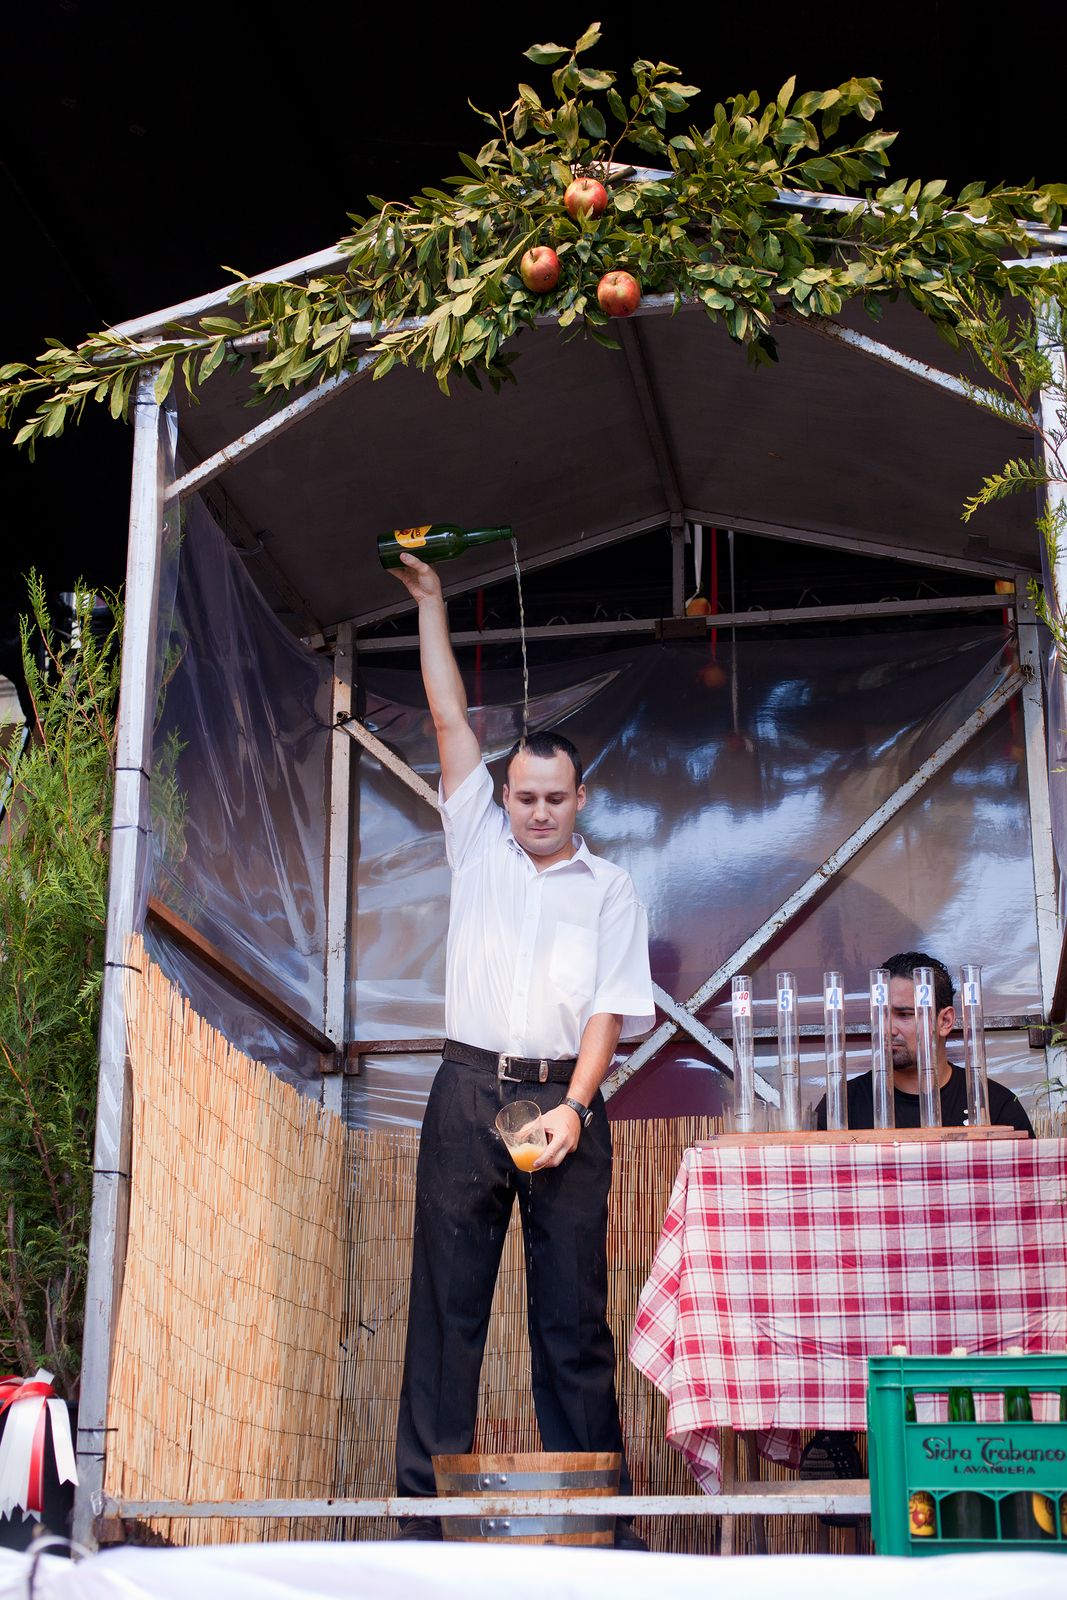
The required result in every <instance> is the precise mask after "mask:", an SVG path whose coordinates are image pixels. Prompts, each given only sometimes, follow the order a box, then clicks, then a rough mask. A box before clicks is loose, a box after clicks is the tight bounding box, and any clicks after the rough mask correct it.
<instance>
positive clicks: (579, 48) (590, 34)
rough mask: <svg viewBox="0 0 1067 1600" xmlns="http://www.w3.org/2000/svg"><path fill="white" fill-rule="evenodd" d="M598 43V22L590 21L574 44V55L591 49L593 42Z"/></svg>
mask: <svg viewBox="0 0 1067 1600" xmlns="http://www.w3.org/2000/svg"><path fill="white" fill-rule="evenodd" d="M599 43H600V23H599V22H591V23H590V24H589V26H588V28H586V30H585V32H584V33H583V34H582V37H581V38H580V39H579V40H578V43H577V44H576V45H575V47H574V53H575V55H576V56H580V55H582V54H583V52H584V51H586V50H591V49H592V48H593V46H594V45H595V44H599Z"/></svg>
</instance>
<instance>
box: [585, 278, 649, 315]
mask: <svg viewBox="0 0 1067 1600" xmlns="http://www.w3.org/2000/svg"><path fill="white" fill-rule="evenodd" d="M596 298H597V304H598V305H599V307H600V309H601V311H606V312H607V314H608V316H609V317H632V316H633V314H634V312H635V311H636V310H637V307H638V305H639V304H640V301H641V289H640V286H639V284H638V282H637V279H636V278H635V277H634V276H633V275H632V273H629V272H605V274H604V276H603V277H602V278H601V280H600V282H599V283H598V284H597V286H596Z"/></svg>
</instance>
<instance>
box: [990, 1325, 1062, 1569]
mask: <svg viewBox="0 0 1067 1600" xmlns="http://www.w3.org/2000/svg"><path fill="white" fill-rule="evenodd" d="M1004 1353H1005V1355H1012V1356H1013V1355H1020V1356H1021V1355H1022V1354H1023V1353H1024V1352H1023V1351H1022V1350H1021V1349H1018V1350H1006V1351H1005V1352H1004ZM1033 1420H1034V1408H1033V1404H1032V1402H1031V1400H1030V1391H1029V1389H1019V1388H1013V1389H1005V1391H1004V1421H1005V1422H1033ZM1037 1498H1038V1497H1037V1495H1034V1494H1025V1493H1020V1494H1009V1495H1007V1496H1006V1497H1005V1498H1004V1499H1003V1500H1002V1501H1001V1502H1000V1534H1001V1538H1003V1539H1047V1538H1048V1532H1047V1531H1046V1529H1044V1528H1043V1527H1042V1526H1041V1523H1040V1521H1039V1520H1038V1517H1037V1516H1036V1515H1035V1510H1036V1508H1035V1505H1034V1502H1035V1500H1037ZM1049 1504H1050V1506H1051V1502H1049Z"/></svg>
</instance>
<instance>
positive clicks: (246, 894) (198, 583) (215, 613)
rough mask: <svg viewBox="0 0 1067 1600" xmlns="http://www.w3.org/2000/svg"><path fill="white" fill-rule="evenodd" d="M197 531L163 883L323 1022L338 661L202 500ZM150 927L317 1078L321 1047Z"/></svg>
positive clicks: (267, 979)
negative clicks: (272, 599)
mask: <svg viewBox="0 0 1067 1600" xmlns="http://www.w3.org/2000/svg"><path fill="white" fill-rule="evenodd" d="M182 532H183V539H182V546H181V561H180V571H179V575H178V583H177V592H176V594H175V597H174V609H173V621H172V624H171V628H170V634H169V650H168V653H167V657H166V671H165V674H164V679H165V682H164V691H163V699H162V709H161V716H160V720H159V724H158V727H157V730H156V738H155V748H154V771H153V832H154V845H155V860H154V871H153V881H152V893H153V894H155V895H156V896H157V897H158V898H159V899H160V900H162V901H163V902H164V903H165V904H166V905H167V906H169V907H171V908H172V909H173V910H174V911H176V912H177V913H178V914H179V915H180V916H182V917H183V918H184V919H185V920H186V921H187V922H189V923H191V924H192V926H193V927H194V928H195V929H196V930H197V932H198V933H200V934H202V935H203V936H204V937H205V938H206V939H208V940H210V942H211V943H212V944H213V945H215V946H216V947H217V948H218V949H219V950H220V951H221V952H222V954H223V955H224V956H226V957H227V958H229V960H231V961H232V962H233V964H234V965H235V967H236V968H237V969H238V970H239V971H241V972H243V973H245V974H247V975H248V976H249V977H251V978H253V979H255V980H257V981H258V982H259V983H260V984H262V985H263V986H264V987H265V988H267V989H268V990H269V991H270V992H271V993H272V994H274V995H275V996H276V997H277V998H278V999H280V1000H282V1001H284V1002H285V1003H286V1004H287V1005H289V1006H290V1007H291V1008H292V1009H293V1010H294V1011H296V1012H298V1013H299V1014H300V1015H301V1016H303V1017H306V1018H307V1019H308V1020H309V1021H310V1022H312V1023H314V1024H315V1025H316V1026H321V1024H322V1018H323V991H324V982H325V978H324V971H325V956H324V949H325V913H324V858H325V839H326V815H327V795H326V771H327V756H328V748H329V745H328V741H329V738H330V733H329V722H330V695H331V684H332V668H331V664H330V662H329V661H327V660H325V659H323V658H322V657H320V656H317V655H315V654H314V653H313V652H312V651H310V650H308V649H307V648H306V647H305V646H303V645H302V644H301V643H300V642H299V640H297V639H294V637H293V636H292V634H291V633H289V632H288V631H287V629H286V628H284V627H283V626H282V624H281V623H280V622H278V620H277V619H276V618H275V617H274V615H273V614H272V613H271V612H270V611H269V610H268V608H267V606H266V604H265V602H264V600H263V598H262V596H261V595H260V593H259V591H258V590H257V589H256V588H255V587H254V585H253V584H252V583H251V582H250V581H249V579H248V577H247V575H246V574H245V572H244V570H243V567H242V562H241V557H240V556H239V555H238V554H237V553H236V551H234V550H233V549H232V548H231V547H230V546H229V545H228V544H227V543H226V541H225V540H224V539H223V537H222V535H221V533H220V532H219V530H218V528H217V527H216V525H215V523H214V521H213V519H212V518H211V516H210V515H209V513H208V512H207V511H206V510H205V509H204V508H203V506H202V505H201V504H200V502H199V501H198V500H195V499H194V500H193V501H191V502H190V503H189V505H188V509H187V512H186V515H185V517H184V526H183V530H182ZM148 937H149V941H150V948H151V950H152V953H153V955H154V956H155V958H156V959H157V960H158V961H159V963H160V965H161V966H162V967H163V969H164V971H166V972H167V974H168V975H169V976H170V977H172V978H173V979H174V980H175V981H176V982H177V983H178V984H179V985H180V987H181V988H182V990H183V991H184V992H185V993H186V994H187V995H188V997H189V999H190V1001H191V1002H192V1004H193V1006H194V1007H195V1008H196V1010H197V1011H199V1012H200V1013H201V1015H203V1016H204V1017H206V1018H207V1020H208V1021H209V1022H211V1023H212V1024H214V1025H215V1026H216V1027H218V1028H220V1029H221V1030H222V1031H223V1032H224V1033H225V1034H226V1036H227V1037H228V1038H229V1039H230V1040H232V1042H233V1043H234V1044H235V1045H237V1046H238V1047H239V1048H240V1049H242V1050H245V1051H247V1052H248V1054H249V1055H252V1056H254V1057H255V1058H256V1059H257V1060H260V1061H263V1062H265V1063H266V1064H267V1065H268V1066H270V1067H272V1068H274V1069H275V1070H276V1071H279V1072H280V1073H282V1075H284V1076H287V1077H289V1078H290V1079H292V1080H294V1081H295V1080H304V1081H307V1080H311V1081H313V1082H314V1083H315V1084H316V1087H317V1085H318V1081H319V1075H320V1074H319V1056H318V1054H317V1052H316V1051H314V1050H313V1049H312V1048H311V1047H310V1046H308V1045H305V1044H303V1043H302V1042H300V1041H299V1040H298V1039H296V1038H295V1037H294V1036H292V1035H291V1034H290V1033H289V1032H288V1031H287V1030H286V1029H285V1028H284V1027H283V1026H282V1025H281V1024H280V1023H278V1024H275V1023H273V1022H272V1021H270V1020H269V1019H267V1018H265V1017H263V1016H262V1015H261V1014H260V1013H259V1012H258V1010H257V1009H256V1007H255V1006H254V1005H252V1004H251V1003H250V1002H249V1001H248V1000H247V998H245V997H244V996H243V995H242V994H241V993H240V991H239V990H238V989H236V988H234V987H233V986H232V985H231V984H229V983H228V982H227V981H226V980H225V979H222V978H220V977H219V976H218V974H217V973H215V972H213V971H211V970H210V969H209V968H207V967H206V966H205V965H204V964H203V963H201V962H200V961H199V960H197V959H195V958H193V957H192V956H190V955H189V954H188V952H187V951H186V950H184V949H183V948H182V947H181V946H179V945H178V944H177V943H175V941H174V940H173V939H172V938H171V937H170V936H169V935H167V934H166V933H165V932H164V931H163V930H162V929H161V928H160V926H159V925H158V924H157V925H155V926H153V927H151V928H150V929H149V930H148Z"/></svg>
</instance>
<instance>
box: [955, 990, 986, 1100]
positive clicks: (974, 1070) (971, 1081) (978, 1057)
mask: <svg viewBox="0 0 1067 1600" xmlns="http://www.w3.org/2000/svg"><path fill="white" fill-rule="evenodd" d="M960 1009H961V1010H962V1012H963V1069H964V1074H965V1076H966V1079H967V1121H968V1123H969V1124H970V1125H971V1127H972V1128H979V1127H988V1126H989V1078H988V1075H987V1073H986V1060H985V1009H984V1007H983V1005H982V969H981V967H980V966H979V965H978V963H977V962H975V961H966V962H964V964H963V966H962V967H961V968H960Z"/></svg>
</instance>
